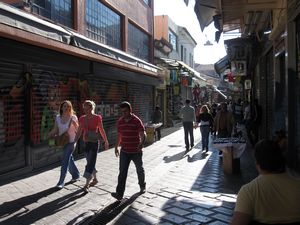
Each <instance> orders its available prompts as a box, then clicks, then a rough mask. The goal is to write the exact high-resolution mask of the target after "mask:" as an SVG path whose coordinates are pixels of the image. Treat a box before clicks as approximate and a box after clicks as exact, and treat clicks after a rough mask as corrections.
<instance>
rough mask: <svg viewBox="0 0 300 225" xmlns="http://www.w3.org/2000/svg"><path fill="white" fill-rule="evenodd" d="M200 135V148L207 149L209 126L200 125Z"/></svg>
mask: <svg viewBox="0 0 300 225" xmlns="http://www.w3.org/2000/svg"><path fill="white" fill-rule="evenodd" d="M200 131H201V137H202V150H204V149H206V150H207V151H208V144H209V132H210V127H209V126H200Z"/></svg>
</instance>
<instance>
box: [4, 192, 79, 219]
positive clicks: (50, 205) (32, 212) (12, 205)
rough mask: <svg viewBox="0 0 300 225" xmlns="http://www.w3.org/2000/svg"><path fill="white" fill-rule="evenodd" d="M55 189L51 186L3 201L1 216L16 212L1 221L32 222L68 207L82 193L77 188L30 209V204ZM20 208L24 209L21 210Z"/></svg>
mask: <svg viewBox="0 0 300 225" xmlns="http://www.w3.org/2000/svg"><path fill="white" fill-rule="evenodd" d="M55 191H57V189H56V188H51V189H47V190H45V191H42V192H39V193H36V194H34V195H30V196H26V197H23V198H20V199H17V200H14V201H11V202H5V203H3V204H2V205H1V207H0V211H1V217H2V214H3V215H4V214H6V216H7V214H8V213H14V212H17V213H16V214H15V215H14V216H13V217H11V218H8V219H7V220H4V221H2V222H3V223H4V224H34V223H35V222H36V221H38V220H40V219H43V218H45V217H47V216H49V215H52V214H54V213H56V212H58V211H61V210H64V209H65V208H68V207H70V205H71V204H72V205H73V204H76V202H75V200H76V199H78V198H81V197H82V196H83V195H84V193H83V192H82V190H77V191H75V192H72V193H69V194H66V195H64V196H62V197H60V198H57V199H55V200H53V201H49V202H47V203H45V204H43V205H41V206H39V207H37V208H34V209H30V205H31V204H34V203H35V202H36V201H38V200H39V199H41V198H43V197H47V196H48V195H50V194H52V193H54V192H55ZM22 208H23V209H24V210H22ZM28 208H29V209H28ZM20 210H21V211H20ZM18 211H20V212H18ZM3 212H5V213H3Z"/></svg>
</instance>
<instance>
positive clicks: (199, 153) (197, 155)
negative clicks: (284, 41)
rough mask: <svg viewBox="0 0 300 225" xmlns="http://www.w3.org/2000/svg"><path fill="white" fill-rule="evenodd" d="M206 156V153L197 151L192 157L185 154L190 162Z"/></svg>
mask: <svg viewBox="0 0 300 225" xmlns="http://www.w3.org/2000/svg"><path fill="white" fill-rule="evenodd" d="M207 156H208V153H205V152H200V151H199V152H197V153H196V154H194V155H193V156H192V157H191V156H190V155H187V161H188V162H189V163H192V162H195V161H197V160H202V159H205V158H206V157H207Z"/></svg>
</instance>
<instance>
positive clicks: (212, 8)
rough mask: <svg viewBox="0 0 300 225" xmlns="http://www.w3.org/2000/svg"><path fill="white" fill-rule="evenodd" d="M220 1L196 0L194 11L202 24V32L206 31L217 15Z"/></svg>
mask: <svg viewBox="0 0 300 225" xmlns="http://www.w3.org/2000/svg"><path fill="white" fill-rule="evenodd" d="M217 4H218V0H196V3H195V7H194V11H195V13H196V15H197V18H198V21H199V23H200V27H201V31H203V30H204V28H205V27H207V26H208V25H209V24H210V23H211V22H212V21H213V16H215V15H216V14H217V12H216V9H217Z"/></svg>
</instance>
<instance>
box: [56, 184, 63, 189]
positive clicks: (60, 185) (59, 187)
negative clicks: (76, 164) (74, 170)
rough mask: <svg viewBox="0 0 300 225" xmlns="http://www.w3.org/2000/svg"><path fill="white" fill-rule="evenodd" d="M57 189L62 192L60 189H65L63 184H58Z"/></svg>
mask: <svg viewBox="0 0 300 225" xmlns="http://www.w3.org/2000/svg"><path fill="white" fill-rule="evenodd" d="M55 187H56V188H57V189H59V190H60V189H63V188H64V185H63V184H58V185H56V186H55Z"/></svg>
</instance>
